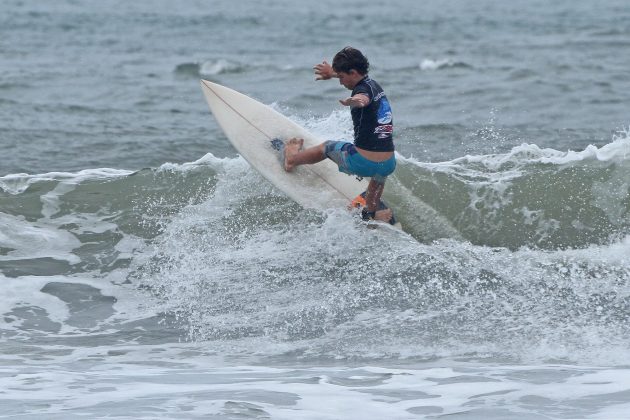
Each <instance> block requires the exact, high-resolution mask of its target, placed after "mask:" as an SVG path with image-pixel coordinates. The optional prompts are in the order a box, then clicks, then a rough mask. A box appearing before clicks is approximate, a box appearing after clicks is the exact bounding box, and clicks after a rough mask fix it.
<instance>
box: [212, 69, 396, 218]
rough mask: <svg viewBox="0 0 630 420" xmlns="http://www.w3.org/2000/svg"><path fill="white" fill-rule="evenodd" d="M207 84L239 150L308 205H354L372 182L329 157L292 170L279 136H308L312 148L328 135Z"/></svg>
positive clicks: (221, 122)
mask: <svg viewBox="0 0 630 420" xmlns="http://www.w3.org/2000/svg"><path fill="white" fill-rule="evenodd" d="M201 88H202V91H203V94H204V96H205V98H206V101H207V102H208V106H209V107H210V111H211V112H212V114H213V115H214V117H215V119H216V120H217V122H218V124H219V126H220V127H221V129H222V130H223V132H224V133H225V135H226V137H227V138H228V140H229V141H230V142H231V143H232V145H233V146H234V148H235V149H236V150H237V151H238V153H239V154H240V155H241V156H243V158H244V159H245V160H246V161H247V162H248V163H249V164H250V165H251V166H252V168H254V169H255V170H256V171H258V172H259V173H260V174H261V175H262V176H263V177H264V178H266V179H267V180H268V181H269V182H271V183H272V184H273V185H275V186H276V187H277V188H278V189H280V190H281V191H282V192H284V193H285V194H286V195H288V196H289V197H290V198H291V199H292V200H294V201H295V202H297V203H298V204H299V205H301V206H302V207H304V208H310V209H315V210H319V211H323V210H326V209H330V208H342V207H348V206H349V205H351V203H352V202H353V200H354V199H358V198H359V195H360V194H361V193H362V192H364V191H365V189H366V188H367V185H368V181H367V180H365V179H362V180H361V179H358V178H357V177H355V176H351V175H347V174H345V173H342V172H339V169H338V168H337V165H336V164H335V163H334V162H332V161H331V160H329V159H326V160H324V161H322V162H319V163H316V164H314V165H301V166H298V167H296V168H295V169H294V170H293V171H292V172H290V173H289V172H286V171H285V170H284V167H283V164H282V156H281V154H280V153H279V151H278V150H277V144H278V140H281V141H284V140H286V139H289V138H292V137H299V138H303V139H304V147H305V148H307V147H311V146H316V145H318V144H320V143H322V142H323V141H324V139H321V138H318V137H317V136H315V135H314V134H312V133H310V132H309V131H307V130H306V129H305V128H304V127H301V126H300V125H299V124H297V123H295V122H294V121H292V120H290V119H289V118H287V117H285V116H284V115H282V114H281V113H279V112H277V111H276V110H274V109H273V108H271V107H269V106H267V105H265V104H263V103H261V102H258V101H256V100H255V99H252V98H250V97H249V96H247V95H244V94H242V93H240V92H237V91H235V90H233V89H230V88H227V87H225V86H222V85H219V84H217V83H213V82H210V81H208V80H201ZM274 142H275V144H276V147H274ZM383 206H385V205H384V204H383ZM385 208H387V207H386V206H385Z"/></svg>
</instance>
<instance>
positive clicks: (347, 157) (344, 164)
mask: <svg viewBox="0 0 630 420" xmlns="http://www.w3.org/2000/svg"><path fill="white" fill-rule="evenodd" d="M324 145H325V153H326V156H327V157H328V158H329V159H331V160H332V161H333V162H335V163H336V164H337V165H338V166H339V171H341V172H344V173H347V174H350V175H357V176H360V177H366V178H367V177H370V178H372V179H373V180H374V181H376V182H378V183H380V184H384V183H385V180H386V179H387V176H388V175H390V174H391V173H392V172H394V169H396V157H395V156H394V155H392V157H391V158H389V159H387V160H385V161H383V162H374V161H371V160H369V159H366V158H364V157H363V156H362V155H361V154H360V153H359V152H358V151H357V149H356V147H354V144H352V143H348V142H345V141H334V140H328V141H327V142H325V143H324Z"/></svg>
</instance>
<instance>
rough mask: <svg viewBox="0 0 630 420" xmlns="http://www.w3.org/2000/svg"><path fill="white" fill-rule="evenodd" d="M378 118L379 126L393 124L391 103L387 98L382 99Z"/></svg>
mask: <svg viewBox="0 0 630 420" xmlns="http://www.w3.org/2000/svg"><path fill="white" fill-rule="evenodd" d="M376 118H378V123H379V124H390V123H391V122H392V108H391V107H390V106H389V101H388V100H387V98H386V97H385V96H383V98H382V99H381V103H380V104H379V107H378V111H377V113H376Z"/></svg>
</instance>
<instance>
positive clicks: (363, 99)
mask: <svg viewBox="0 0 630 420" xmlns="http://www.w3.org/2000/svg"><path fill="white" fill-rule="evenodd" d="M339 103H341V105H344V106H349V107H352V108H363V107H364V106H368V105H369V104H370V98H369V97H368V96H367V95H364V94H362V93H357V94H356V95H354V96H351V97H349V98H346V99H339Z"/></svg>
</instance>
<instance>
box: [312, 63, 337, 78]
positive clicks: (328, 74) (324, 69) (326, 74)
mask: <svg viewBox="0 0 630 420" xmlns="http://www.w3.org/2000/svg"><path fill="white" fill-rule="evenodd" d="M313 70H315V75H316V76H317V77H315V80H328V79H332V78H333V77H339V76H338V75H337V73H335V71H334V70H333V68H332V66H331V65H330V64H328V61H326V60H324V61H322V62H321V63H320V64H316V65H315V66H314V67H313Z"/></svg>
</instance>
